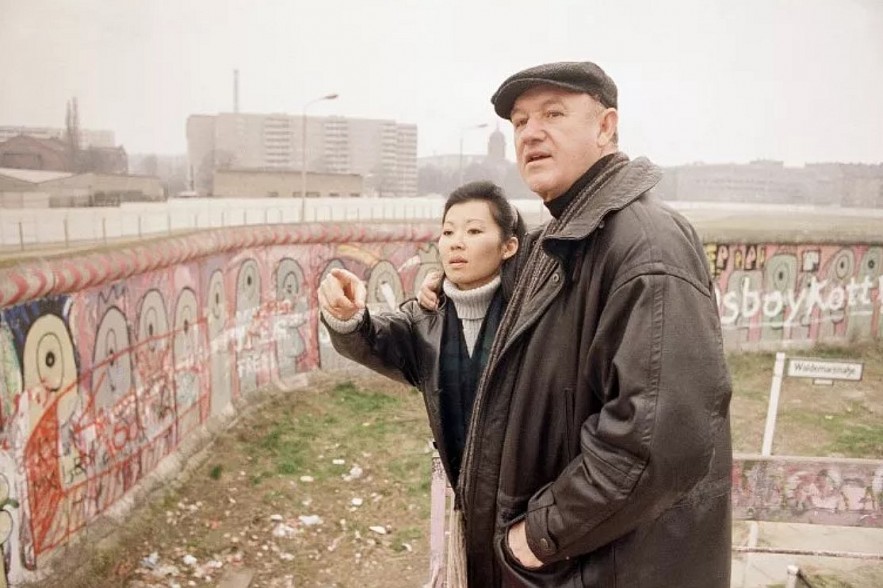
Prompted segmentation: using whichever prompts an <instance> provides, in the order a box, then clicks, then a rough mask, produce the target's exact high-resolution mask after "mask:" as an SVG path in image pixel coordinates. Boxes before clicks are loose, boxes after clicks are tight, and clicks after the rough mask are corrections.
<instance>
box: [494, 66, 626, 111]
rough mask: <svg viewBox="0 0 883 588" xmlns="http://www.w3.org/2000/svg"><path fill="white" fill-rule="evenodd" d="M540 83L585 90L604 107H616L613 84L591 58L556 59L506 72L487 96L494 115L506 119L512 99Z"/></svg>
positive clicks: (579, 90)
mask: <svg viewBox="0 0 883 588" xmlns="http://www.w3.org/2000/svg"><path fill="white" fill-rule="evenodd" d="M540 84H548V85H550V86H558V87H560V88H565V89H567V90H573V91H574V92H585V93H586V94H591V95H592V96H594V97H595V98H596V99H597V100H598V101H599V102H601V104H603V105H604V106H606V107H608V108H616V107H617V90H616V84H615V83H614V82H613V80H612V79H610V76H608V75H607V74H606V73H604V70H603V69H601V68H600V67H598V66H597V65H596V64H594V63H592V62H591V61H559V62H558V63H544V64H543V65H537V66H535V67H529V68H527V69H525V70H522V71H520V72H518V73H516V74H513V75H511V76H509V77H508V78H507V79H506V81H504V82H503V83H502V84H500V87H499V88H497V91H496V92H494V95H493V96H492V97H491V104H493V105H494V110H495V111H496V113H497V115H498V116H500V117H501V118H506V119H508V118H509V116H510V115H511V114H512V107H513V106H514V105H515V100H517V99H518V97H519V96H521V94H522V93H523V92H524V91H525V90H527V89H528V88H531V87H533V86H538V85H540Z"/></svg>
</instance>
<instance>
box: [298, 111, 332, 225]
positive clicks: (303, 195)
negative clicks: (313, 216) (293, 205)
mask: <svg viewBox="0 0 883 588" xmlns="http://www.w3.org/2000/svg"><path fill="white" fill-rule="evenodd" d="M336 98H337V94H326V95H325V96H322V97H320V98H316V99H315V100H310V101H309V102H307V103H306V104H304V106H303V108H302V109H301V112H300V222H304V221H305V220H306V218H305V217H306V212H307V107H308V106H310V105H311V104H315V103H316V102H321V101H323V100H335V99H336Z"/></svg>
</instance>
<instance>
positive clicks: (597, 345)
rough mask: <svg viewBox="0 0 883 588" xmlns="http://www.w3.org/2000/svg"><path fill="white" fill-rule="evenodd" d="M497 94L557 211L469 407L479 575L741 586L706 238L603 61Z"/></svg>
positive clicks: (522, 76) (465, 497) (473, 556)
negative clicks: (635, 130)
mask: <svg viewBox="0 0 883 588" xmlns="http://www.w3.org/2000/svg"><path fill="white" fill-rule="evenodd" d="M491 102H492V103H493V105H494V109H495V110H496V112H497V114H498V115H499V116H500V117H502V118H504V119H509V120H511V121H512V125H513V128H514V134H515V147H516V154H517V157H518V166H519V169H520V172H521V175H522V177H523V178H524V180H525V182H526V183H527V184H528V186H530V188H531V189H532V190H533V191H534V192H536V193H537V194H538V195H539V196H540V197H541V198H542V199H543V201H544V203H545V204H546V206H547V207H548V209H549V211H550V212H551V214H552V216H553V219H552V220H551V221H550V222H549V223H548V224H547V225H545V226H544V227H542V228H541V229H540V230H539V231H537V232H536V233H534V234H533V235H532V239H527V240H526V241H527V243H526V247H525V248H524V249H525V251H526V252H525V257H524V258H523V260H522V262H521V263H522V266H521V269H520V273H519V278H518V284H517V286H516V289H515V292H514V294H513V298H512V300H511V302H510V304H509V306H508V308H507V311H506V313H505V315H504V317H503V319H502V323H501V325H500V328H499V331H498V333H497V338H496V340H495V342H494V346H493V349H492V351H491V355H490V358H489V360H488V365H487V368H486V371H485V373H484V376H483V380H482V383H481V385H480V387H479V390H478V392H477V396H476V400H475V405H474V408H473V413H472V419H471V422H470V428H469V436H468V438H467V446H466V449H465V454H464V458H463V459H464V461H463V466H462V470H461V475H460V482H459V484H458V488H457V502H458V504H459V505H460V507H461V508H462V509H463V512H464V516H465V529H464V533H465V535H464V544H465V550H466V556H467V569H468V581H469V586H470V587H472V588H484V587H488V586H601V587H608V586H619V587H628V588H631V587H652V586H659V587H678V588H689V587H701V588H716V587H726V586H729V583H730V557H731V555H730V541H731V538H730V533H731V530H730V469H731V459H732V458H731V448H730V427H729V401H730V394H731V386H730V380H729V375H728V372H727V368H726V364H725V360H724V355H723V349H722V344H721V335H720V322H719V318H718V312H717V305H716V303H715V299H714V294H713V292H714V289H713V286H712V281H711V277H710V275H709V271H708V267H707V261H706V257H705V253H704V250H703V247H702V243H701V242H700V240H699V239H698V237H697V236H696V233H695V231H694V230H693V229H692V227H691V226H690V225H689V223H688V222H687V221H686V220H685V219H684V218H682V217H681V216H680V215H678V214H677V213H676V212H674V211H672V210H671V209H669V208H668V207H666V206H665V205H664V204H663V203H662V202H660V201H659V199H658V197H657V196H656V195H655V194H654V192H653V187H654V186H655V185H656V183H657V182H658V181H659V179H660V176H661V173H660V170H659V169H658V168H657V167H656V166H654V165H653V164H652V163H650V162H649V161H648V160H646V159H644V158H639V159H636V160H634V161H630V160H629V159H628V157H627V156H626V155H625V154H623V153H622V152H620V151H619V150H618V147H617V124H618V116H619V115H618V112H617V110H616V108H617V88H616V85H615V84H614V82H613V80H611V79H610V77H609V76H607V74H605V73H604V71H603V70H602V69H601V68H600V67H598V66H597V65H595V64H593V63H552V64H546V65H541V66H537V67H533V68H530V69H527V70H524V71H521V72H519V73H516V74H514V75H513V76H511V77H510V78H508V79H507V80H505V81H504V82H503V83H502V85H501V86H500V87H499V89H498V90H497V92H496V93H495V94H494V96H493V98H492V99H491Z"/></svg>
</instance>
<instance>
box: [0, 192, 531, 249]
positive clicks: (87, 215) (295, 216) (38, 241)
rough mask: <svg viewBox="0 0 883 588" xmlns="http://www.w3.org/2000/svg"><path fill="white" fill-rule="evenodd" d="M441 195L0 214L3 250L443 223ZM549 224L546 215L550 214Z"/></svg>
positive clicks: (524, 206) (524, 205)
mask: <svg viewBox="0 0 883 588" xmlns="http://www.w3.org/2000/svg"><path fill="white" fill-rule="evenodd" d="M444 201H445V200H444V198H443V197H442V196H427V197H420V198H308V199H307V202H306V210H305V214H304V218H303V219H301V218H300V210H301V209H300V200H298V199H291V198H224V199H220V198H188V199H172V200H168V201H166V202H155V203H152V202H125V203H123V204H121V205H120V206H119V207H94V208H0V250H6V251H15V250H30V249H39V248H59V247H67V246H71V245H77V244H83V245H85V244H91V243H102V242H103V243H109V242H118V241H120V240H137V239H140V238H145V237H155V236H158V235H162V234H172V233H175V232H180V231H192V230H201V229H210V228H223V227H238V226H247V225H266V224H276V223H298V222H302V221H305V222H356V223H358V222H382V221H392V222H400V221H415V222H418V221H420V222H429V223H437V222H440V220H441V216H442V210H443V208H444ZM517 206H518V208H519V210H521V211H522V213H523V214H525V218H528V219H530V218H534V217H535V218H536V220H537V221H539V220H545V219H544V218H542V215H543V214H544V213H545V208H544V207H543V206H542V203H541V202H540V201H539V199H537V200H536V201H527V200H525V201H518V202H517ZM545 214H546V218H547V217H548V213H545Z"/></svg>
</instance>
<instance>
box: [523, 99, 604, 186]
mask: <svg viewBox="0 0 883 588" xmlns="http://www.w3.org/2000/svg"><path fill="white" fill-rule="evenodd" d="M604 112H605V109H604V107H603V106H602V105H601V104H600V103H598V102H597V101H596V100H595V99H594V98H592V97H591V96H589V95H588V94H583V93H578V92H571V91H569V90H565V89H563V88H558V87H556V86H535V87H533V88H530V89H528V90H526V91H525V92H524V93H523V94H521V96H519V97H518V99H517V100H516V101H515V105H514V107H513V108H512V114H511V116H510V119H511V120H512V126H513V128H514V131H515V153H516V155H517V157H518V169H519V171H520V172H521V177H522V178H524V181H525V182H526V183H527V185H528V187H530V189H531V190H533V191H534V192H536V193H537V194H539V196H540V197H541V198H542V199H543V200H544V201H545V202H548V201H549V200H552V199H554V198H557V197H558V196H561V195H562V194H563V193H564V192H566V191H567V189H568V188H570V187H571V186H572V185H573V184H574V182H576V180H577V179H579V177H580V176H582V175H583V174H584V173H585V172H586V171H588V169H589V168H590V167H591V166H592V164H594V163H595V162H596V161H598V160H599V159H601V157H603V156H604V155H606V154H607V153H612V150H611V146H612V143H611V141H610V135H612V132H609V129H605V128H603V125H602V124H601V120H602V116H603V114H604ZM613 124H614V130H615V121H614V123H613Z"/></svg>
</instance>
